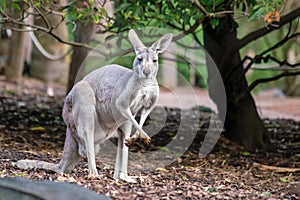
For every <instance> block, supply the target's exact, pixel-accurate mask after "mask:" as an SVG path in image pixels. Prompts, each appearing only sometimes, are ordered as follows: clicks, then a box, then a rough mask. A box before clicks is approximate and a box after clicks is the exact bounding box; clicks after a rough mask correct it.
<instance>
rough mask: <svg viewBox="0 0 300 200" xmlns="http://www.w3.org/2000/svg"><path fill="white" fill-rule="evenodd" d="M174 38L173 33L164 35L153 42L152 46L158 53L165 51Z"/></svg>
mask: <svg viewBox="0 0 300 200" xmlns="http://www.w3.org/2000/svg"><path fill="white" fill-rule="evenodd" d="M172 38H173V34H171V33H169V34H166V35H164V36H162V37H161V38H160V39H159V40H158V41H157V42H155V43H154V44H152V46H151V48H152V49H153V50H154V51H156V52H157V53H162V52H163V51H165V50H166V49H167V48H168V46H169V45H170V44H171V42H172Z"/></svg>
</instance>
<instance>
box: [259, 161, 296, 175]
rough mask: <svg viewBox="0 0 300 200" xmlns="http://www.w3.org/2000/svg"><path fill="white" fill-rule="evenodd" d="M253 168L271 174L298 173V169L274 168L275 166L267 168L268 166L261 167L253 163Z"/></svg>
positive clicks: (261, 165)
mask: <svg viewBox="0 0 300 200" xmlns="http://www.w3.org/2000/svg"><path fill="white" fill-rule="evenodd" d="M253 166H254V167H257V168H258V169H260V170H264V171H273V172H281V173H284V172H287V173H294V172H298V171H300V168H287V167H275V166H269V165H263V164H260V163H256V162H254V163H253Z"/></svg>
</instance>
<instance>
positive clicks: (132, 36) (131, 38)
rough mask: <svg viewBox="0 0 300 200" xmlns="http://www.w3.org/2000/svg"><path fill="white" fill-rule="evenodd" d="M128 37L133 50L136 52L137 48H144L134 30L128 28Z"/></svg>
mask: <svg viewBox="0 0 300 200" xmlns="http://www.w3.org/2000/svg"><path fill="white" fill-rule="evenodd" d="M128 38H129V41H130V43H131V44H132V46H133V48H134V50H135V51H136V52H137V51H138V50H139V49H143V48H146V47H145V45H144V44H143V43H142V42H141V40H140V39H139V37H138V36H137V34H136V32H135V31H134V30H133V29H130V30H129V33H128Z"/></svg>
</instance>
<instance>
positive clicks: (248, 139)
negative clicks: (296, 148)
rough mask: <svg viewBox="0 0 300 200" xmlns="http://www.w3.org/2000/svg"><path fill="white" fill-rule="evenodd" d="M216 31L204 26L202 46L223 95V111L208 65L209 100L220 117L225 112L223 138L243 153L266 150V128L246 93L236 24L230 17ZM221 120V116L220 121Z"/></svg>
mask: <svg viewBox="0 0 300 200" xmlns="http://www.w3.org/2000/svg"><path fill="white" fill-rule="evenodd" d="M220 26H222V28H220V29H219V30H217V29H213V28H212V27H211V25H210V24H209V22H208V23H206V24H204V27H205V28H204V46H205V49H206V50H207V51H208V53H209V54H210V56H211V57H212V59H213V60H214V62H215V63H216V65H217V68H218V70H219V72H220V74H221V77H222V80H223V83H224V85H225V91H226V100H227V102H226V104H225V105H226V108H224V106H223V104H224V102H222V100H221V99H220V94H219V92H220V91H221V90H220V89H219V87H221V86H222V84H221V83H220V82H221V81H220V80H218V79H220V78H219V77H218V73H216V71H215V70H214V69H213V66H212V65H210V64H209V62H208V74H209V77H208V79H209V80H208V84H209V88H210V89H209V90H210V96H211V98H212V99H213V101H214V102H215V103H216V104H217V106H218V110H219V113H222V112H220V111H223V110H224V109H227V111H226V117H225V116H224V117H225V124H224V126H225V130H226V136H227V137H228V138H229V139H231V140H233V141H235V142H238V143H239V144H241V145H243V146H244V147H245V148H246V149H249V150H254V149H255V148H264V147H266V145H265V144H266V143H265V133H266V130H265V127H264V125H263V123H262V121H261V119H260V117H259V115H258V113H257V110H256V106H255V102H254V100H253V98H252V96H251V94H250V92H249V90H248V85H247V81H246V78H245V76H244V74H243V66H242V65H241V58H240V53H239V49H237V48H236V47H237V46H238V42H239V41H238V39H237V35H236V27H235V23H234V21H233V20H232V18H231V16H230V15H228V16H227V17H226V18H223V19H221V20H220ZM222 117H223V116H221V118H222Z"/></svg>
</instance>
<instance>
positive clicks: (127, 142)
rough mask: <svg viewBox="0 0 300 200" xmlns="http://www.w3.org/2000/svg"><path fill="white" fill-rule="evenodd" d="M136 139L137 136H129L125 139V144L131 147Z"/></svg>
mask: <svg viewBox="0 0 300 200" xmlns="http://www.w3.org/2000/svg"><path fill="white" fill-rule="evenodd" d="M136 140H137V138H135V137H130V138H127V139H126V140H125V145H126V146H128V147H130V146H132V145H133V144H134V143H135V141H136Z"/></svg>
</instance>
